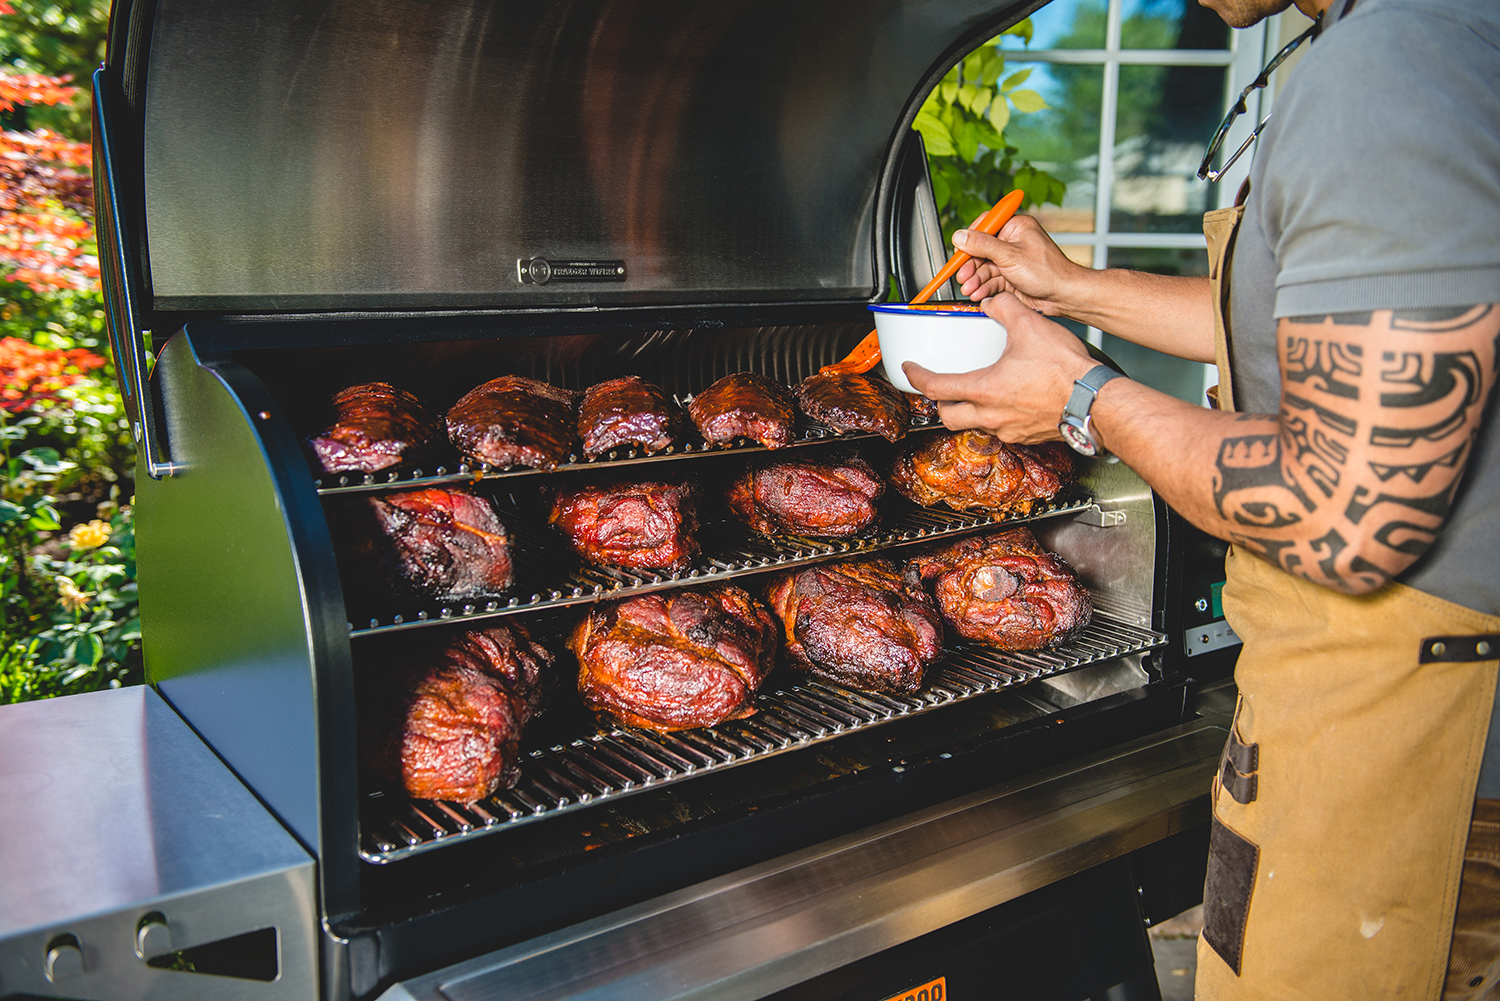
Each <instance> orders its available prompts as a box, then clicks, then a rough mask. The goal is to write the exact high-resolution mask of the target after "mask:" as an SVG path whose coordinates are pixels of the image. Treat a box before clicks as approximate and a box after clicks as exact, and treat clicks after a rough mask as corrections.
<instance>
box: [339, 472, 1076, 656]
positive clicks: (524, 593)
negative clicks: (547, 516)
mask: <svg viewBox="0 0 1500 1001" xmlns="http://www.w3.org/2000/svg"><path fill="white" fill-rule="evenodd" d="M882 503H883V506H884V508H885V513H884V516H883V518H882V523H881V527H880V529H879V530H878V531H877V532H876V533H875V534H874V535H871V536H869V537H867V538H863V539H859V540H856V541H850V540H839V541H830V540H827V539H808V538H801V537H795V536H775V537H772V536H764V535H758V534H756V533H754V532H751V531H750V530H749V529H747V528H745V527H743V526H741V525H739V524H737V523H731V522H718V523H715V524H711V525H707V526H705V527H704V529H703V531H702V532H700V534H699V541H700V544H701V546H702V548H703V555H702V556H700V557H699V558H698V562H697V563H696V564H695V565H694V566H691V567H689V568H688V569H687V570H681V571H662V572H653V571H641V572H639V573H630V572H628V571H624V570H616V569H612V568H604V567H596V566H590V565H587V564H584V563H582V562H580V561H579V560H578V558H577V557H576V556H574V554H573V553H572V552H571V551H569V550H567V549H566V548H565V547H564V546H563V545H562V543H561V541H560V540H559V539H557V538H555V537H554V536H552V535H550V534H545V533H542V532H539V531H536V530H534V529H533V528H531V527H530V524H529V522H528V520H527V519H525V518H521V517H512V518H510V519H507V520H508V521H509V522H510V523H512V524H515V525H516V526H517V528H516V531H515V535H516V539H517V546H516V557H515V560H516V579H517V585H516V587H515V588H514V589H513V590H514V591H515V593H513V594H509V595H506V596H503V597H502V596H495V597H487V598H476V599H474V600H472V601H468V602H463V603H454V604H450V605H440V606H436V607H431V608H421V609H417V610H416V611H411V610H408V611H404V612H397V613H392V612H390V611H388V610H384V609H364V610H358V609H352V610H351V614H354V613H355V612H358V614H356V615H355V618H356V621H357V622H359V623H361V624H360V625H358V626H356V625H355V624H354V623H352V622H351V623H350V626H349V635H350V636H351V637H355V638H358V637H364V636H374V635H383V634H385V633H390V632H394V631H397V630H407V629H417V628H422V627H424V626H430V625H439V624H443V623H452V622H475V621H483V620H485V619H491V618H496V617H499V616H506V615H514V614H516V613H518V612H534V611H537V610H539V609H548V608H563V607H568V606H572V605H581V604H589V603H592V602H596V601H599V600H601V599H608V600H614V599H617V598H624V597H628V596H630V595H633V594H642V593H646V592H649V591H659V590H663V589H665V588H675V587H681V586H683V585H684V584H690V583H696V582H706V581H712V580H724V579H726V578H730V577H739V576H743V575H746V574H753V573H763V572H765V571H768V570H776V569H784V568H793V567H797V566H801V565H806V564H810V563H819V562H822V561H824V560H829V559H834V558H837V557H839V556H843V555H844V554H846V553H849V552H855V551H857V552H862V553H873V552H879V551H883V550H887V549H892V548H896V547H900V546H906V545H911V544H914V543H919V542H923V541H927V540H931V539H934V538H939V537H944V536H953V535H959V534H965V533H969V532H974V531H979V530H981V529H997V530H998V529H1002V528H1005V527H1007V526H1010V525H1014V524H1021V523H1025V522H1030V521H1036V520H1038V519H1040V518H1048V517H1054V516H1057V515H1064V514H1071V513H1076V512H1079V511H1083V510H1086V509H1087V508H1088V507H1089V506H1090V505H1091V503H1092V502H1091V501H1090V500H1089V499H1088V498H1087V497H1083V496H1080V495H1076V494H1074V495H1068V496H1065V497H1061V498H1058V499H1057V500H1055V501H1053V502H1051V503H1049V504H1045V505H1040V504H1039V505H1037V506H1036V507H1034V508H1033V509H1032V511H1031V513H1030V514H1028V515H1024V516H1015V515H1012V516H1005V517H1001V518H994V517H992V516H990V515H973V514H962V513H960V512H957V511H947V510H942V509H937V508H921V507H918V506H917V505H915V504H912V503H909V502H907V501H905V500H904V499H901V498H899V497H895V498H891V499H890V500H889V501H885V502H882ZM371 611H374V612H375V613H376V614H373V615H371V614H370V612H371Z"/></svg>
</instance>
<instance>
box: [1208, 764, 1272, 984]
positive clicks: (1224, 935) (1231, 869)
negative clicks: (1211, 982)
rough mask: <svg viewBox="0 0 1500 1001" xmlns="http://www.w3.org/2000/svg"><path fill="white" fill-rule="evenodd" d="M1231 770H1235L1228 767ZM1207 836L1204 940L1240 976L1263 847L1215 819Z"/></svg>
mask: <svg viewBox="0 0 1500 1001" xmlns="http://www.w3.org/2000/svg"><path fill="white" fill-rule="evenodd" d="M1229 770H1231V771H1232V769H1229ZM1211 823H1212V828H1211V831H1210V833H1209V836H1208V879H1207V880H1206V882H1205V884H1204V887H1203V940H1204V941H1205V942H1207V943H1208V944H1209V945H1210V946H1211V947H1212V948H1213V950H1214V952H1217V953H1218V954H1219V958H1220V959H1222V960H1224V962H1226V963H1228V964H1229V968H1230V969H1231V970H1233V971H1234V975H1235V976H1239V975H1240V959H1241V956H1242V954H1243V952H1244V948H1245V919H1246V918H1247V917H1248V916H1249V913H1250V894H1251V892H1252V891H1253V890H1254V889H1255V871H1256V869H1257V868H1259V866H1260V848H1258V847H1257V846H1256V845H1254V844H1253V843H1251V842H1249V841H1247V840H1245V839H1244V838H1242V837H1240V836H1239V835H1238V834H1236V833H1235V832H1234V831H1231V830H1230V829H1229V828H1228V827H1225V826H1224V825H1223V824H1222V823H1220V821H1219V818H1218V817H1214V818H1212V821H1211Z"/></svg>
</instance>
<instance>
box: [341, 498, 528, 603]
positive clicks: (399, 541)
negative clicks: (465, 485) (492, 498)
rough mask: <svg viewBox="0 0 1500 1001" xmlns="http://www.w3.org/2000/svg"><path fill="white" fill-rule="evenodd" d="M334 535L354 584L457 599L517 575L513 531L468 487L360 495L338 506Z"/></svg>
mask: <svg viewBox="0 0 1500 1001" xmlns="http://www.w3.org/2000/svg"><path fill="white" fill-rule="evenodd" d="M334 536H335V538H336V540H337V542H338V552H339V560H340V562H341V563H342V564H343V566H344V570H345V577H346V578H348V579H350V580H351V581H352V583H353V588H352V589H353V590H355V591H358V590H361V589H367V590H368V589H373V590H377V591H383V592H389V593H393V594H395V595H397V596H400V597H408V598H434V599H437V600H440V601H457V600H461V599H464V598H472V597H477V596H479V595H485V594H498V593H499V592H501V591H504V590H505V589H506V588H508V587H510V585H511V583H512V567H511V538H510V533H509V532H507V531H506V529H505V526H504V525H503V524H501V523H500V519H499V517H498V516H496V514H495V509H494V507H492V506H491V505H490V502H489V501H488V500H486V499H484V498H483V497H479V496H476V495H475V494H471V493H469V492H468V491H466V490H445V489H439V488H433V489H429V490H409V491H406V492H404V493H395V494H385V495H383V496H375V497H363V498H359V499H358V500H355V501H351V502H350V503H349V505H348V506H347V507H346V508H344V510H343V511H341V512H340V515H339V517H338V520H337V521H336V523H335V528H334Z"/></svg>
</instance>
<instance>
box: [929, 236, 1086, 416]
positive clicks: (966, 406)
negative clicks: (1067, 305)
mask: <svg viewBox="0 0 1500 1001" xmlns="http://www.w3.org/2000/svg"><path fill="white" fill-rule="evenodd" d="M977 235H980V236H982V235H983V234H977ZM1045 236H1046V234H1043V237H1044V238H1045ZM983 305H984V311H985V314H986V315H988V316H989V317H990V318H992V319H994V320H996V321H998V322H999V323H1001V324H1002V325H1004V327H1005V329H1006V332H1007V338H1006V344H1005V353H1004V354H1003V355H1001V356H1000V360H999V361H997V362H995V364H993V365H991V366H990V367H989V368H983V369H980V370H979V371H977V372H966V373H964V374H962V375H942V374H939V373H936V372H929V371H928V370H927V369H925V368H923V367H922V366H920V365H918V364H916V363H915V362H907V363H906V364H905V365H903V366H902V370H903V371H904V372H905V373H906V377H907V378H908V379H910V380H911V384H912V385H913V386H915V387H917V389H919V390H921V392H922V395H923V396H926V397H927V398H928V399H929V400H936V401H938V413H939V414H940V415H941V416H942V418H943V424H944V425H946V426H947V427H949V428H952V429H953V430H955V431H958V430H962V429H964V428H981V429H983V430H985V431H988V432H989V433H990V434H993V435H995V436H996V437H997V438H1000V439H1001V440H1003V441H1008V442H1020V443H1025V444H1033V443H1035V442H1041V441H1054V440H1056V439H1057V438H1058V437H1059V435H1058V432H1057V423H1058V421H1059V420H1060V419H1061V417H1062V412H1063V408H1064V407H1065V406H1067V403H1068V397H1069V396H1070V395H1072V392H1073V380H1075V379H1077V378H1079V377H1081V376H1083V375H1084V374H1085V373H1087V372H1088V370H1089V369H1091V368H1093V367H1094V365H1095V364H1096V362H1095V361H1094V359H1093V358H1092V357H1091V356H1090V355H1089V353H1088V349H1087V348H1086V347H1085V346H1084V344H1083V342H1082V341H1080V340H1079V339H1078V338H1077V337H1074V336H1073V334H1072V333H1071V332H1070V331H1069V330H1068V329H1067V328H1066V327H1063V326H1061V325H1059V324H1057V323H1054V322H1052V321H1051V320H1048V319H1046V318H1045V317H1042V316H1039V315H1037V313H1036V312H1035V311H1033V310H1031V309H1028V308H1027V307H1026V306H1025V305H1023V304H1022V302H1021V301H1020V300H1019V299H1018V298H1017V297H1016V296H1014V295H1011V294H1010V293H1008V292H1005V293H1001V294H1000V295H997V296H993V297H991V298H989V299H986V300H984V304H983Z"/></svg>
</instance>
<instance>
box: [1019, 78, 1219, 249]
mask: <svg viewBox="0 0 1500 1001" xmlns="http://www.w3.org/2000/svg"><path fill="white" fill-rule="evenodd" d="M1027 65H1028V66H1030V67H1031V68H1032V70H1033V72H1032V74H1031V76H1030V77H1029V78H1028V79H1027V80H1026V86H1027V87H1029V88H1031V89H1033V90H1035V91H1037V92H1038V93H1040V94H1041V95H1042V97H1043V98H1044V99H1045V100H1046V102H1047V107H1046V108H1044V109H1042V110H1041V111H1037V112H1033V113H1031V114H1027V115H1014V116H1012V117H1011V120H1010V124H1009V125H1007V126H1006V127H1005V138H1006V140H1007V141H1008V142H1010V144H1011V145H1013V146H1015V147H1016V148H1017V149H1019V150H1020V152H1019V153H1017V154H1016V155H1017V156H1018V157H1020V158H1023V159H1026V160H1030V161H1031V162H1032V163H1033V164H1034V165H1035V166H1036V167H1037V168H1038V169H1039V170H1045V171H1046V172H1047V173H1049V174H1051V175H1052V176H1054V177H1056V178H1057V179H1058V180H1060V181H1062V182H1063V183H1065V184H1066V185H1067V186H1068V190H1067V192H1066V193H1065V194H1064V195H1063V203H1062V207H1061V208H1058V207H1057V206H1056V205H1046V206H1043V207H1041V208H1039V209H1036V210H1035V214H1036V215H1037V217H1038V218H1039V219H1041V220H1042V224H1043V225H1044V226H1046V227H1047V228H1048V229H1050V230H1052V231H1053V232H1056V233H1092V232H1093V231H1094V198H1095V193H1096V192H1097V191H1098V189H1099V108H1100V101H1101V95H1102V94H1103V92H1104V67H1102V66H1067V65H1062V64H1058V63H1030V64H1027ZM1011 68H1017V69H1019V68H1021V64H1020V63H1019V62H1015V61H1012V62H1011V65H1010V66H1007V67H1006V69H1007V71H1009V70H1010V69H1011ZM1197 166H1198V165H1197V164H1196V163H1194V164H1193V168H1194V169H1195V170H1196V169H1197Z"/></svg>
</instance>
